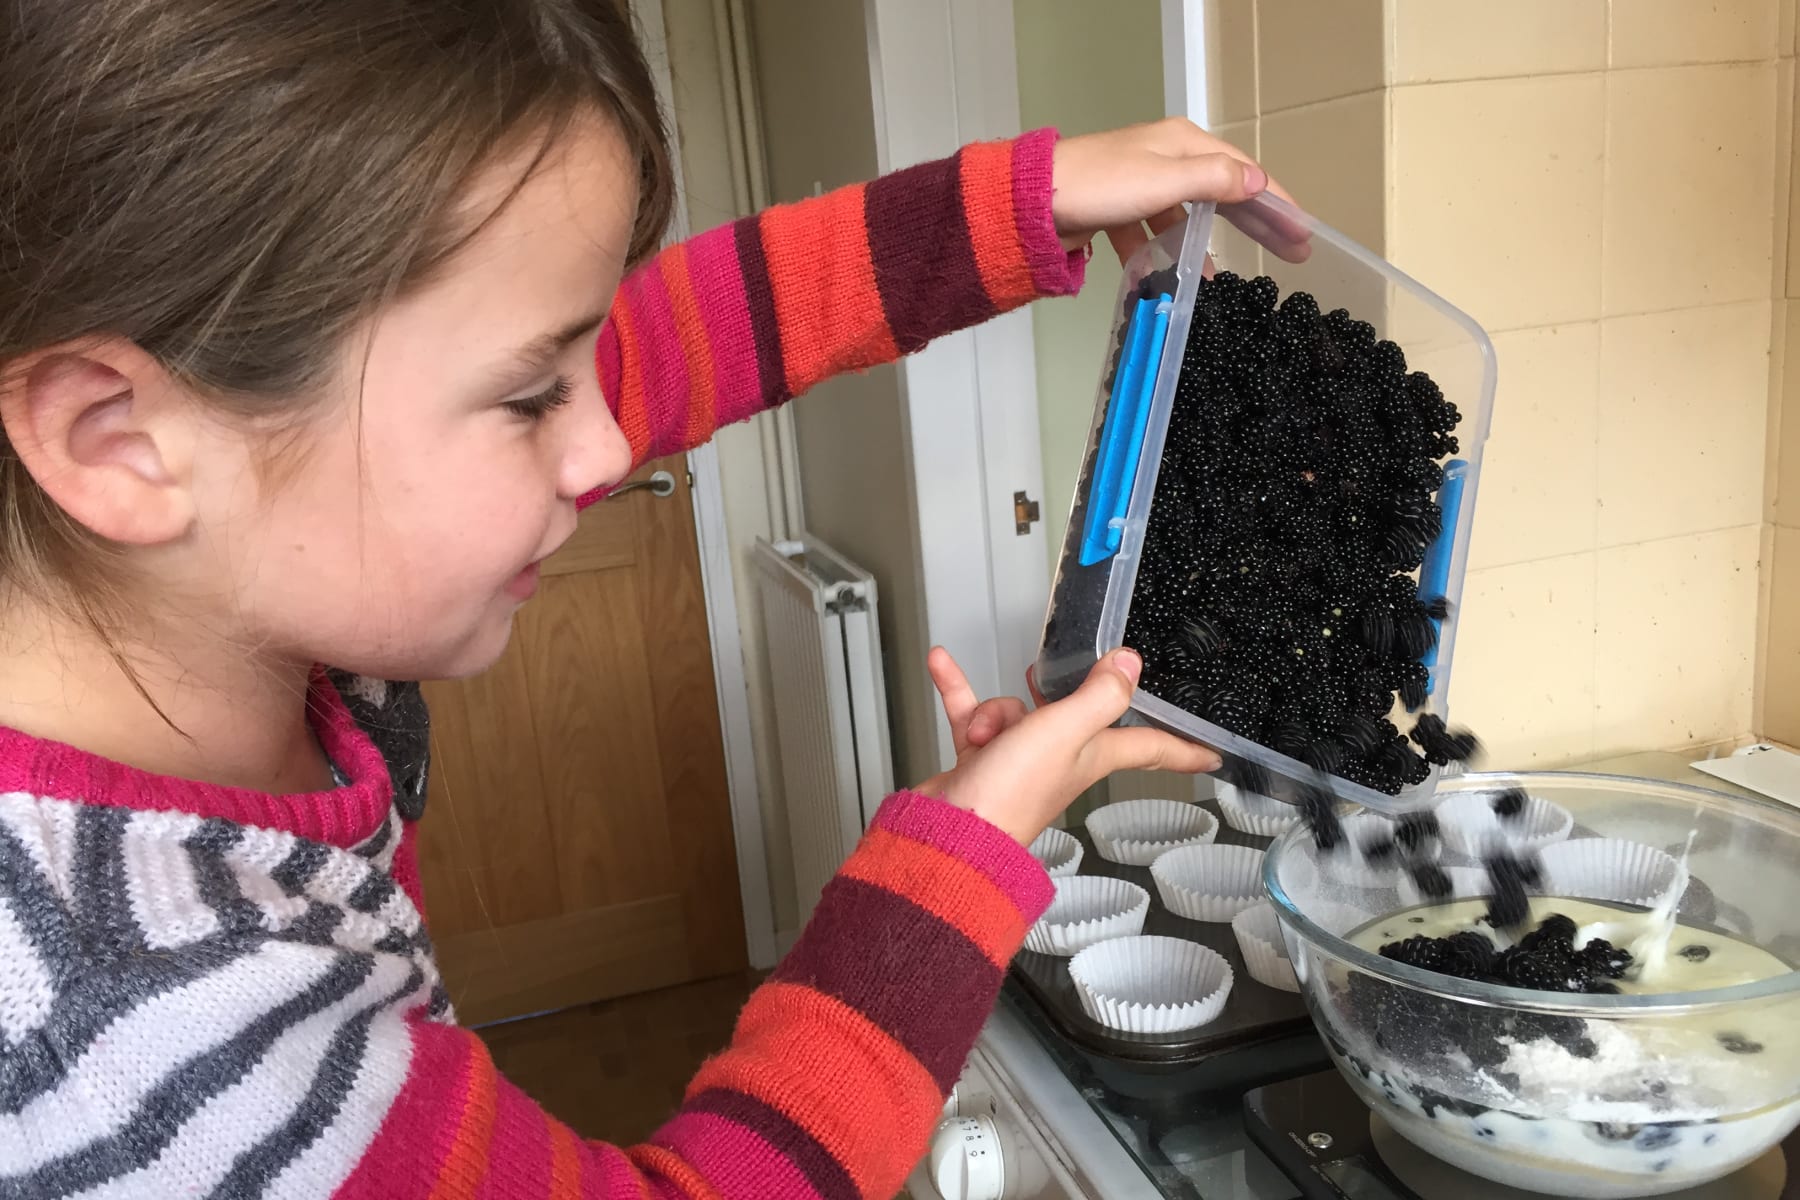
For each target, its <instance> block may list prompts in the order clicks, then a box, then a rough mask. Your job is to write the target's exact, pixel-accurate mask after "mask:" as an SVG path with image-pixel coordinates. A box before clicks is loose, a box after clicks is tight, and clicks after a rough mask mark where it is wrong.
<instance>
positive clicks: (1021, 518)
mask: <svg viewBox="0 0 1800 1200" xmlns="http://www.w3.org/2000/svg"><path fill="white" fill-rule="evenodd" d="M1042 519H1043V517H1042V512H1041V510H1040V508H1039V506H1038V502H1037V501H1036V500H1033V499H1032V498H1031V497H1030V496H1027V495H1026V494H1025V493H1024V492H1014V493H1013V532H1015V533H1017V534H1018V535H1019V536H1020V537H1024V536H1025V535H1026V534H1028V533H1030V532H1031V527H1032V526H1033V525H1036V524H1037V523H1038V522H1039V521H1040V520H1042Z"/></svg>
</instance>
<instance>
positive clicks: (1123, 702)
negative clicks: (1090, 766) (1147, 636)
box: [1050, 649, 1144, 741]
mask: <svg viewBox="0 0 1800 1200" xmlns="http://www.w3.org/2000/svg"><path fill="white" fill-rule="evenodd" d="M1143 673H1144V660H1143V659H1142V658H1139V657H1138V654H1137V651H1135V650H1130V649H1125V650H1115V651H1113V652H1112V653H1111V654H1108V655H1107V656H1106V657H1105V658H1102V659H1101V660H1100V661H1099V662H1097V663H1095V664H1094V669H1093V670H1091V671H1089V672H1088V676H1087V679H1085V680H1084V681H1082V684H1081V686H1080V687H1078V688H1076V689H1075V692H1074V694H1073V695H1071V696H1070V697H1069V698H1068V699H1066V700H1063V701H1061V702H1060V703H1058V704H1054V705H1052V706H1051V709H1050V711H1054V712H1057V713H1060V714H1061V716H1062V719H1063V720H1066V721H1068V722H1069V723H1070V725H1071V728H1070V733H1071V735H1073V736H1077V737H1080V738H1082V739H1083V740H1084V741H1085V740H1086V739H1088V738H1091V737H1093V736H1094V735H1095V734H1096V733H1099V732H1100V731H1101V730H1102V729H1106V728H1108V727H1109V726H1111V725H1112V724H1113V723H1114V722H1116V721H1117V720H1118V719H1119V718H1120V717H1122V716H1124V715H1125V711H1126V710H1127V709H1129V708H1130V707H1131V697H1132V694H1133V693H1134V692H1136V691H1137V684H1138V679H1139V678H1140V677H1141V676H1142V675H1143Z"/></svg>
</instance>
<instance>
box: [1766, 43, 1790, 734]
mask: <svg viewBox="0 0 1800 1200" xmlns="http://www.w3.org/2000/svg"><path fill="white" fill-rule="evenodd" d="M1792 24H1793V22H1792V20H1791V18H1790V19H1787V20H1784V30H1783V32H1784V34H1785V35H1789V36H1788V40H1787V41H1786V42H1785V43H1784V47H1783V51H1782V52H1783V53H1784V54H1787V55H1790V56H1791V55H1793V53H1794V51H1795V48H1796V45H1795V40H1794V38H1795V37H1796V36H1800V35H1796V34H1794V31H1793V30H1791V29H1788V28H1786V26H1788V25H1792ZM1781 67H1782V71H1781V75H1780V78H1779V80H1778V83H1777V86H1778V87H1780V88H1781V89H1782V94H1783V95H1784V96H1785V97H1786V98H1787V101H1788V107H1787V113H1786V116H1787V120H1786V124H1785V125H1784V126H1783V127H1782V129H1781V131H1780V135H1779V136H1780V139H1781V145H1782V146H1783V147H1784V148H1785V149H1786V151H1787V155H1788V162H1787V164H1786V165H1787V170H1788V174H1787V175H1786V176H1784V180H1785V183H1786V188H1785V191H1784V193H1783V199H1782V202H1781V203H1780V204H1779V205H1778V207H1777V209H1776V214H1777V215H1776V225H1777V237H1778V239H1782V240H1784V241H1785V245H1784V246H1783V247H1782V248H1781V249H1780V250H1778V253H1777V258H1776V287H1775V295H1776V297H1777V299H1776V300H1775V311H1774V322H1775V324H1774V328H1775V335H1774V363H1773V370H1772V371H1771V373H1770V378H1771V381H1772V385H1773V403H1772V404H1771V405H1770V409H1769V426H1768V455H1767V460H1766V461H1767V470H1766V480H1767V483H1766V486H1765V488H1764V509H1763V520H1764V525H1763V561H1764V563H1765V564H1767V565H1766V567H1765V570H1764V572H1763V580H1762V584H1763V594H1762V606H1761V608H1762V618H1763V619H1762V627H1761V632H1762V650H1763V654H1762V658H1761V662H1762V672H1761V674H1760V676H1759V678H1758V688H1757V731H1758V732H1759V733H1760V734H1761V735H1762V736H1763V737H1766V738H1771V739H1773V740H1775V741H1779V742H1785V743H1787V744H1788V745H1792V746H1800V188H1796V187H1795V186H1794V182H1795V180H1794V176H1793V172H1794V171H1795V170H1796V169H1800V152H1797V151H1800V128H1797V126H1800V122H1796V121H1795V120H1794V111H1795V104H1794V100H1795V96H1796V92H1795V88H1796V87H1797V86H1800V83H1797V81H1796V77H1795V71H1794V59H1793V58H1792V57H1788V58H1787V59H1785V60H1784V61H1783V63H1782V64H1781Z"/></svg>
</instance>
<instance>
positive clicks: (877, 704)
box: [755, 536, 894, 922]
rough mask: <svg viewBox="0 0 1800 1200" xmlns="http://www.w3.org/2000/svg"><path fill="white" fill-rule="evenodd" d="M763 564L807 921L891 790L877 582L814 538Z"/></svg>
mask: <svg viewBox="0 0 1800 1200" xmlns="http://www.w3.org/2000/svg"><path fill="white" fill-rule="evenodd" d="M755 558H756V566H757V585H758V588H759V589H760V591H761V594H762V608H763V630H764V634H765V637H766V640H767V644H768V651H769V673H770V678H771V683H772V684H773V687H774V691H775V725H776V732H777V737H778V740H779V744H780V746H781V779H782V791H783V794H784V798H785V800H786V807H787V815H788V837H789V839H790V841H791V843H792V847H793V855H794V881H795V884H796V891H797V893H798V897H799V901H800V919H801V921H802V922H804V921H805V920H806V918H807V917H809V916H811V915H812V910H813V906H814V905H816V904H817V903H818V901H819V893H820V892H821V891H822V890H823V889H824V887H825V884H826V882H827V881H829V880H830V878H831V877H832V875H833V874H835V873H836V872H837V869H838V867H840V866H842V865H843V862H844V859H845V858H847V857H848V856H849V854H850V851H851V850H852V849H854V848H855V846H856V842H857V839H858V838H860V837H861V836H862V833H863V830H864V829H866V828H868V824H869V821H870V820H871V819H872V818H873V817H874V815H875V809H876V807H877V806H878V805H879V804H880V803H881V801H882V798H883V797H884V796H886V795H887V794H888V792H890V791H892V790H893V786H894V768H893V762H892V757H891V753H890V751H889V747H888V715H887V688H886V684H885V682H884V681H883V678H882V671H881V630H880V626H879V625H878V624H877V622H876V607H875V579H874V577H873V576H871V575H870V574H869V573H868V572H867V571H864V570H863V569H862V568H860V567H858V566H856V565H855V564H853V563H851V562H849V561H847V560H846V559H845V558H843V556H841V555H839V554H837V553H835V552H834V551H832V550H831V549H830V548H829V547H827V546H825V545H823V544H821V543H820V542H819V541H818V540H816V539H815V538H812V537H810V536H803V537H802V539H801V540H800V541H797V542H780V543H774V544H771V543H769V542H766V541H762V540H760V539H759V540H758V541H757V544H756V553H755Z"/></svg>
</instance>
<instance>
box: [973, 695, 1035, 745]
mask: <svg viewBox="0 0 1800 1200" xmlns="http://www.w3.org/2000/svg"><path fill="white" fill-rule="evenodd" d="M1024 719H1025V702H1024V701H1023V700H1021V699H1019V698H1018V697H1017V696H996V697H995V698H994V699H992V700H983V701H982V702H981V704H980V706H979V707H977V708H976V709H975V713H974V715H973V716H971V717H970V718H969V730H968V742H969V745H970V746H971V747H973V748H975V749H977V750H979V749H980V748H981V747H983V746H985V745H987V744H988V743H989V742H991V741H993V740H994V739H995V738H997V737H999V736H1000V735H1001V734H1003V733H1005V732H1006V731H1007V730H1008V729H1011V728H1012V727H1013V726H1014V725H1017V724H1018V723H1019V722H1020V721H1023V720H1024Z"/></svg>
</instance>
